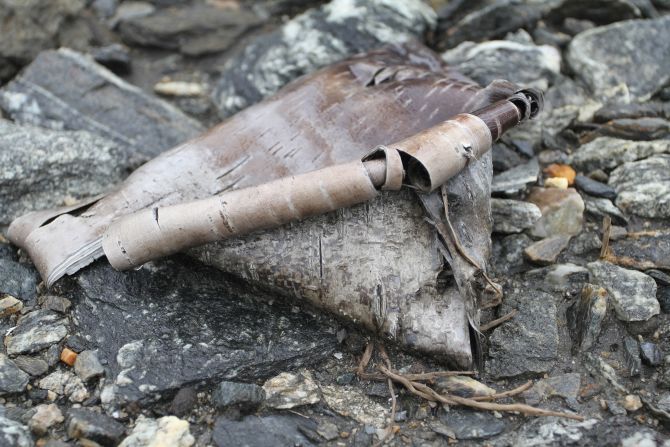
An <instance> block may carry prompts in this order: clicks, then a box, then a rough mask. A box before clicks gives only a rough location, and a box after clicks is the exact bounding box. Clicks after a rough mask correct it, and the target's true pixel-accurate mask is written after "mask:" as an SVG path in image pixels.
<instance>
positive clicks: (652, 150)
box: [568, 137, 670, 172]
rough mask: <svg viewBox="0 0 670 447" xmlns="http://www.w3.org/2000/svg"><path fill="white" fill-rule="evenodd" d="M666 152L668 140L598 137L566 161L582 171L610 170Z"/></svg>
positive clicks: (668, 148)
mask: <svg viewBox="0 0 670 447" xmlns="http://www.w3.org/2000/svg"><path fill="white" fill-rule="evenodd" d="M668 152H670V140H653V141H631V140H624V139H620V138H611V137H599V138H596V139H595V140H593V141H589V142H588V143H586V144H584V145H582V146H581V147H580V148H579V149H577V151H575V152H574V153H573V154H572V155H571V156H570V159H569V160H568V163H569V164H570V165H572V166H573V167H574V168H575V169H577V170H580V171H582V172H591V171H595V170H596V169H605V170H610V169H614V168H616V167H617V166H619V165H621V164H623V163H625V162H629V161H635V160H640V159H642V158H647V157H650V156H652V155H656V154H662V153H668Z"/></svg>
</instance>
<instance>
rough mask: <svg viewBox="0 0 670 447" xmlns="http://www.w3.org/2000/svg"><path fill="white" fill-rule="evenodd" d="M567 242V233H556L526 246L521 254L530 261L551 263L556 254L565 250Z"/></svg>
mask: <svg viewBox="0 0 670 447" xmlns="http://www.w3.org/2000/svg"><path fill="white" fill-rule="evenodd" d="M569 243H570V236H569V235H565V234H557V235H555V236H549V237H547V238H544V239H542V240H539V241H537V242H535V243H534V244H532V245H530V246H528V247H527V248H526V249H525V250H524V251H523V254H524V256H526V258H527V259H528V260H529V261H530V262H534V263H536V264H541V265H547V264H553V263H555V262H556V259H558V255H560V254H561V252H562V251H563V250H565V248H566V247H567V246H568V244H569Z"/></svg>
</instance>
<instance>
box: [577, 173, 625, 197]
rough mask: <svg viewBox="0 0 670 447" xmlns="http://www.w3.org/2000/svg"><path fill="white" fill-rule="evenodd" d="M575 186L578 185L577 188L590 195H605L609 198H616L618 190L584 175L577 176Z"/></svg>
mask: <svg viewBox="0 0 670 447" xmlns="http://www.w3.org/2000/svg"><path fill="white" fill-rule="evenodd" d="M575 186H577V189H579V190H580V191H583V192H585V193H586V194H588V195H590V196H594V197H603V198H605V199H609V200H614V199H616V191H615V190H614V188H612V187H611V186H608V185H606V184H604V183H601V182H598V181H596V180H593V179H591V178H589V177H586V176H584V175H578V176H577V177H575Z"/></svg>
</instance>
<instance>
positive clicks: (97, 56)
mask: <svg viewBox="0 0 670 447" xmlns="http://www.w3.org/2000/svg"><path fill="white" fill-rule="evenodd" d="M91 56H93V59H94V60H95V61H96V62H97V63H99V64H100V65H103V66H105V67H107V68H108V69H110V70H111V71H112V72H113V73H115V74H127V73H128V72H130V50H129V49H128V47H126V46H125V45H121V44H118V43H113V44H111V45H107V46H105V47H100V48H96V49H95V50H93V51H92V52H91Z"/></svg>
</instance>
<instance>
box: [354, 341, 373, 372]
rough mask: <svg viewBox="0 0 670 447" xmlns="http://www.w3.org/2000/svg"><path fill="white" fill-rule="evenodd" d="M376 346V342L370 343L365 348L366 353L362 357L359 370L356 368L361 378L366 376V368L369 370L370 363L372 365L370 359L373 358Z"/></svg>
mask: <svg viewBox="0 0 670 447" xmlns="http://www.w3.org/2000/svg"><path fill="white" fill-rule="evenodd" d="M374 347H375V344H374V342H372V341H371V342H369V343H368V345H367V346H366V347H365V351H364V352H363V357H361V361H360V362H359V363H358V368H356V375H357V376H359V377H363V376H365V368H367V366H368V363H370V359H371V358H372V350H373V349H374Z"/></svg>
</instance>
